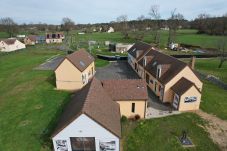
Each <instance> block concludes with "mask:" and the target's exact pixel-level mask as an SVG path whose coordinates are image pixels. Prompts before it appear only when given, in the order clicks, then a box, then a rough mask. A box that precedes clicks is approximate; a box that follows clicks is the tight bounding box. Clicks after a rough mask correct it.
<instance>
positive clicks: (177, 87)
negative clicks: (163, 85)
mask: <svg viewBox="0 0 227 151" xmlns="http://www.w3.org/2000/svg"><path fill="white" fill-rule="evenodd" d="M192 86H195V88H196V89H197V90H198V91H199V89H198V88H197V87H196V85H195V84H194V83H193V82H191V81H189V80H188V79H186V78H184V77H183V78H181V79H180V80H179V81H178V82H177V83H175V84H174V85H173V86H172V87H171V89H172V90H173V91H174V92H175V93H176V94H178V95H179V96H181V95H183V94H184V93H185V92H186V91H188V90H189V89H190V88H191V87H192ZM199 92H200V91H199Z"/></svg>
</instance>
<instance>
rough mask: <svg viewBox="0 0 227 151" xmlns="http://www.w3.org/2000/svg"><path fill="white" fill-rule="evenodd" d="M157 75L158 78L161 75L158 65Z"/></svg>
mask: <svg viewBox="0 0 227 151" xmlns="http://www.w3.org/2000/svg"><path fill="white" fill-rule="evenodd" d="M157 77H158V78H160V77H161V68H160V67H158V69H157Z"/></svg>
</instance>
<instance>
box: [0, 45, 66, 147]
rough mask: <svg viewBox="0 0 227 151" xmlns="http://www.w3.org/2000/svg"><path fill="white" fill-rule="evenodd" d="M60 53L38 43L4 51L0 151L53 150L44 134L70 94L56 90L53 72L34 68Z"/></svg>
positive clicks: (1, 58) (0, 68)
mask: <svg viewBox="0 0 227 151" xmlns="http://www.w3.org/2000/svg"><path fill="white" fill-rule="evenodd" d="M59 53H61V52H60V51H56V50H53V49H48V48H46V47H44V46H36V47H29V48H28V49H25V50H21V51H18V52H13V53H10V54H0V71H1V72H0V85H1V86H0V94H1V95H0V111H1V112H0V150H5V151H6V150H7V151H15V150H17V151H25V150H34V151H40V150H43V151H44V150H46V151H50V150H51V149H50V148H49V147H50V145H47V147H46V146H45V143H47V142H48V141H47V140H48V138H47V136H46V135H44V134H46V133H49V132H51V127H53V125H51V124H52V123H53V121H54V120H55V118H56V116H57V114H58V113H59V112H60V111H61V108H62V105H63V104H64V103H65V102H66V101H67V99H68V97H69V96H70V94H69V93H68V92H61V91H56V90H54V87H55V82H54V81H55V79H54V74H53V72H52V71H37V70H33V68H34V67H36V66H37V65H39V64H41V63H43V62H44V61H45V60H46V59H48V58H49V57H51V56H53V55H56V54H59ZM48 128H49V129H48Z"/></svg>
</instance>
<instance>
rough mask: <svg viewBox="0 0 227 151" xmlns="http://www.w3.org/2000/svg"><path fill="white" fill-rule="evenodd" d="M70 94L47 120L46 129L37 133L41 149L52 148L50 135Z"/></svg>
mask: <svg viewBox="0 0 227 151" xmlns="http://www.w3.org/2000/svg"><path fill="white" fill-rule="evenodd" d="M71 97H72V95H70V94H69V95H68V96H67V97H66V98H65V99H64V101H63V103H62V104H61V105H60V106H59V107H58V109H57V111H56V112H55V114H54V115H53V118H52V119H51V121H50V122H49V124H48V126H47V127H46V129H44V130H43V131H42V133H41V134H40V135H39V140H40V144H41V145H42V148H43V149H49V150H53V145H52V138H51V135H52V133H53V132H54V130H55V128H56V125H57V122H58V120H59V118H60V116H61V114H62V112H63V110H64V108H65V106H66V105H67V104H68V102H69V101H70V99H71Z"/></svg>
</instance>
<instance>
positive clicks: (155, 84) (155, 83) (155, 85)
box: [154, 81, 157, 92]
mask: <svg viewBox="0 0 227 151" xmlns="http://www.w3.org/2000/svg"><path fill="white" fill-rule="evenodd" d="M154 91H155V92H156V91H157V82H156V81H155V82H154Z"/></svg>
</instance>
